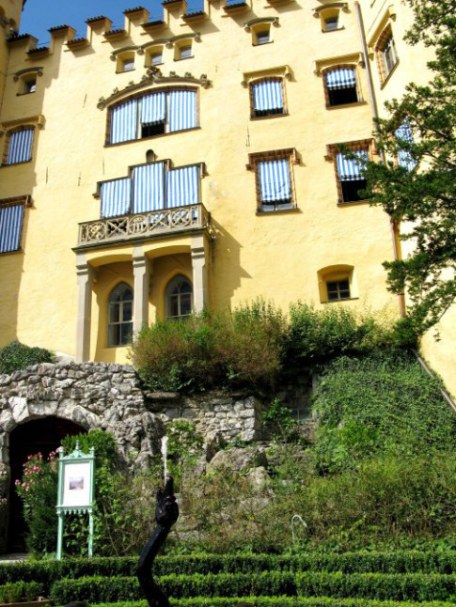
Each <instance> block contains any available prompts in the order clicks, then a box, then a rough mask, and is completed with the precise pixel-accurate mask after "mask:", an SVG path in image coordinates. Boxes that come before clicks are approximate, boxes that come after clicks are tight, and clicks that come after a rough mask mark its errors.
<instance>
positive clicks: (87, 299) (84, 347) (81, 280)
mask: <svg viewBox="0 0 456 607" xmlns="http://www.w3.org/2000/svg"><path fill="white" fill-rule="evenodd" d="M76 274H77V280H78V312H77V333H76V362H84V361H85V360H89V359H90V327H91V319H92V279H93V270H92V268H91V267H90V266H89V265H88V263H87V262H86V261H85V258H84V256H83V255H81V256H79V255H78V257H77V259H76Z"/></svg>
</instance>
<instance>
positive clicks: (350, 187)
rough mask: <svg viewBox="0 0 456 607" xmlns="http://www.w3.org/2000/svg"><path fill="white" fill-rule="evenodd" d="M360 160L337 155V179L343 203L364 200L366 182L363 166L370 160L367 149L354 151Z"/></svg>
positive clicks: (341, 154) (340, 154)
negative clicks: (363, 191) (363, 193)
mask: <svg viewBox="0 0 456 607" xmlns="http://www.w3.org/2000/svg"><path fill="white" fill-rule="evenodd" d="M352 153H353V154H354V155H355V156H357V157H358V158H359V160H358V158H356V157H355V158H349V157H347V155H345V154H343V153H341V152H339V153H337V154H336V168H337V177H338V181H339V186H340V192H341V200H342V202H357V201H359V200H363V199H364V197H363V195H362V193H361V191H362V190H363V189H365V188H366V180H365V179H364V176H363V175H362V164H363V162H364V161H365V160H367V159H368V152H367V149H364V150H362V149H361V150H360V149H358V150H353V152H352Z"/></svg>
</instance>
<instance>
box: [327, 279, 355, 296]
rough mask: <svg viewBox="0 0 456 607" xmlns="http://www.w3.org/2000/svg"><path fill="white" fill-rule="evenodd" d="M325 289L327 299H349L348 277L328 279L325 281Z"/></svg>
mask: <svg viewBox="0 0 456 607" xmlns="http://www.w3.org/2000/svg"><path fill="white" fill-rule="evenodd" d="M326 289H327V292H328V301H338V300H341V299H350V281H349V280H348V278H345V279H343V280H330V281H328V282H327V283H326Z"/></svg>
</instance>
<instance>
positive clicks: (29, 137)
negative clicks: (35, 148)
mask: <svg viewBox="0 0 456 607" xmlns="http://www.w3.org/2000/svg"><path fill="white" fill-rule="evenodd" d="M33 132H34V128H33V127H26V128H21V129H18V130H16V131H11V132H10V133H9V135H8V140H7V141H8V149H7V154H6V160H5V164H19V163H21V162H28V161H29V160H31V159H32V145H33Z"/></svg>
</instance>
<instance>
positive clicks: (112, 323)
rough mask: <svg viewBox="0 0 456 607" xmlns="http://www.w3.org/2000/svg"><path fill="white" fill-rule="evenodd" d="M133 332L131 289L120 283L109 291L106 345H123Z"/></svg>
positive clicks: (128, 341) (128, 340) (127, 341)
mask: <svg viewBox="0 0 456 607" xmlns="http://www.w3.org/2000/svg"><path fill="white" fill-rule="evenodd" d="M132 334H133V290H132V289H131V288H130V287H129V286H128V285H127V284H125V283H123V282H122V283H120V284H118V285H117V287H115V288H114V289H113V290H112V291H111V295H110V296H109V304H108V346H125V345H126V344H128V343H130V342H131V337H132Z"/></svg>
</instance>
